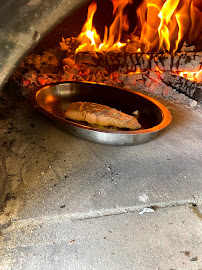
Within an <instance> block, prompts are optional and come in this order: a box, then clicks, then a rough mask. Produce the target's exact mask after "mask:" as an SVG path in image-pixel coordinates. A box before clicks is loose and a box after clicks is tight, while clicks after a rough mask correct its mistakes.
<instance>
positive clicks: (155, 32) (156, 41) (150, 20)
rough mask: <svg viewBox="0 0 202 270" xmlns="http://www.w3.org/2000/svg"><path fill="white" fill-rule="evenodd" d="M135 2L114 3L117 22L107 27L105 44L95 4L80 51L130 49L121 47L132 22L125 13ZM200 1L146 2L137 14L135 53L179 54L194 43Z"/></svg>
mask: <svg viewBox="0 0 202 270" xmlns="http://www.w3.org/2000/svg"><path fill="white" fill-rule="evenodd" d="M133 1H134V0H111V2H112V4H113V15H114V17H115V18H114V21H113V23H112V24H111V26H110V27H109V28H107V27H106V26H105V31H104V38H103V40H102V41H101V39H100V36H99V35H98V33H97V31H96V29H95V28H94V26H93V16H94V14H95V12H96V10H97V4H96V2H95V0H94V1H93V2H92V3H91V4H90V6H89V8H88V15H87V20H86V23H85V24H84V26H83V28H82V32H81V34H80V35H79V36H78V40H79V41H80V43H81V45H80V46H79V47H78V48H77V52H78V51H108V50H117V49H120V48H122V47H124V46H126V45H127V43H126V42H125V43H121V38H122V31H123V29H124V30H125V31H127V30H128V29H129V21H128V18H127V15H126V14H125V13H124V9H125V7H126V6H127V5H128V4H132V3H133ZM194 1H197V0H143V1H142V3H141V5H140V6H139V7H138V9H137V11H136V13H137V18H138V25H137V27H136V28H135V30H134V32H133V34H132V35H131V38H130V42H128V43H130V48H133V51H134V52H148V51H154V50H155V51H156V50H158V51H164V52H165V51H169V52H175V51H176V50H177V49H178V48H179V46H181V45H182V43H183V42H184V41H188V42H191V41H192V40H194V39H195V38H196V37H197V35H199V33H200V31H201V24H202V19H201V18H202V16H201V14H202V12H201V11H199V9H198V7H196V6H195V5H194Z"/></svg>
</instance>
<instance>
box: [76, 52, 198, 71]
mask: <svg viewBox="0 0 202 270" xmlns="http://www.w3.org/2000/svg"><path fill="white" fill-rule="evenodd" d="M75 64H76V65H77V66H78V67H80V66H84V65H85V66H91V65H93V66H98V65H100V66H103V67H104V68H105V69H106V70H107V71H108V72H114V71H120V72H121V73H128V72H142V71H146V70H153V71H155V70H160V71H163V72H164V71H172V72H174V73H179V72H183V71H188V72H196V71H199V70H200V69H201V68H202V52H180V53H176V54H169V53H164V54H157V53H147V54H141V53H126V52H124V51H111V52H102V53H101V52H79V53H76V55H75Z"/></svg>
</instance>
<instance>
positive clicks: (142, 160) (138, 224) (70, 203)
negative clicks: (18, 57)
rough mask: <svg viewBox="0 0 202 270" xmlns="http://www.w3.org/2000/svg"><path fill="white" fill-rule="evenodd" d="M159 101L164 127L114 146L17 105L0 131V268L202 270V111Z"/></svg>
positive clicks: (20, 103) (180, 104) (30, 108)
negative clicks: (1, 163)
mask: <svg viewBox="0 0 202 270" xmlns="http://www.w3.org/2000/svg"><path fill="white" fill-rule="evenodd" d="M162 103H164V104H165V105H166V106H167V107H168V108H169V110H170V111H171V113H172V116H173V121H172V123H171V125H170V126H169V127H168V128H166V129H165V130H164V131H162V132H160V133H159V135H158V136H157V137H156V138H155V139H154V140H152V141H151V142H149V143H147V144H142V145H138V146H127V147H115V146H106V145H99V144H95V143H91V142H88V141H84V140H82V139H78V138H76V137H73V136H71V135H69V134H67V133H65V132H64V131H62V130H60V129H59V128H58V127H57V126H55V125H54V124H53V123H52V122H51V120H49V119H47V118H45V117H44V116H43V115H41V114H39V113H38V112H36V111H35V110H34V109H33V108H32V106H27V104H26V101H21V102H19V104H18V105H17V107H18V109H17V111H16V113H15V114H14V115H12V117H9V118H8V119H7V120H5V121H4V123H3V128H1V134H0V136H1V139H2V140H3V142H4V145H5V147H7V159H6V162H7V170H8V177H9V183H10V185H9V190H8V191H9V196H7V199H8V200H7V203H6V206H5V208H4V212H3V213H2V215H1V217H0V222H1V224H2V228H3V229H2V231H1V234H0V248H1V253H0V269H12V270H14V269H17V270H18V269H73V270H74V269H75V270H77V269H79V270H80V269H82V270H83V269H112V270H115V269H144V270H145V269H158V270H164V269H168V270H171V269H193V270H195V269H196V270H199V269H202V222H201V218H202V211H201V210H202V208H201V203H202V109H201V108H191V107H189V106H187V105H186V104H184V103H176V102H175V103H174V102H170V101H162ZM193 204H194V205H196V206H193ZM146 208H148V209H149V211H150V212H149V213H144V211H146V210H148V209H146ZM142 210H144V211H143V212H142ZM143 213H144V214H143Z"/></svg>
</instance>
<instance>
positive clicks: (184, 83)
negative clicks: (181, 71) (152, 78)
mask: <svg viewBox="0 0 202 270" xmlns="http://www.w3.org/2000/svg"><path fill="white" fill-rule="evenodd" d="M161 79H162V80H163V81H164V82H165V83H166V84H167V85H169V86H172V87H173V88H175V89H176V90H177V91H178V92H180V93H183V94H185V95H186V96H188V97H190V98H193V99H195V100H197V101H200V102H202V84H200V83H197V82H194V81H190V80H187V79H186V78H184V77H180V76H178V75H176V74H173V73H171V72H164V73H162V74H161Z"/></svg>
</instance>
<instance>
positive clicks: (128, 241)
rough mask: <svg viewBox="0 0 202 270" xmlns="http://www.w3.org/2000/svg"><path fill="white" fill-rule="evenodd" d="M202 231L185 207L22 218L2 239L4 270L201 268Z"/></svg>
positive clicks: (188, 209) (199, 223)
mask: <svg viewBox="0 0 202 270" xmlns="http://www.w3.org/2000/svg"><path fill="white" fill-rule="evenodd" d="M201 231H202V222H201V220H200V219H199V218H198V216H197V215H196V214H195V212H194V211H193V210H192V209H191V208H190V207H187V206H181V207H174V208H164V209H158V210H157V211H155V212H154V213H145V214H143V215H140V213H137V212H136V213H131V214H124V215H117V216H108V217H100V218H96V219H87V220H71V219H69V218H67V217H66V216H65V215H62V216H61V218H60V219H58V220H54V219H53V220H49V221H47V220H46V219H44V218H43V217H41V218H40V219H33V220H19V221H17V222H13V224H12V225H11V226H10V227H9V228H7V229H6V230H4V231H3V233H2V236H1V238H0V246H1V247H2V249H1V253H0V262H1V263H0V264H1V266H0V269H10V270H16V269H17V270H18V269H26V270H27V269H30V270H31V269H37V270H42V269H43V270H52V269H54V270H55V269H60V270H63V269H71V270H75V269H76V270H81V269H82V270H87V269H96V270H103V269H110V270H119V269H120V270H122V269H135V270H136V269H138V270H139V269H140V270H142V269H144V270H151V269H163V270H171V269H183V270H187V269H193V270H194V269H201V267H202V238H201ZM5 243H6V245H5Z"/></svg>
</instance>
